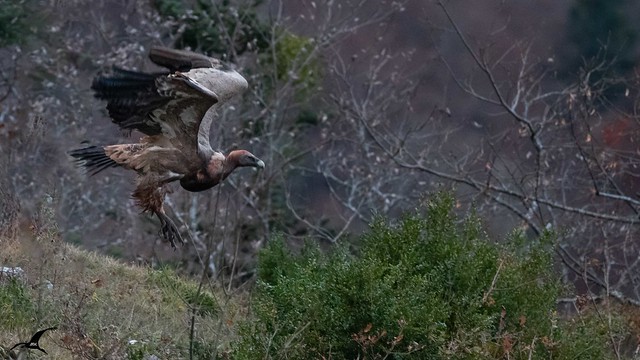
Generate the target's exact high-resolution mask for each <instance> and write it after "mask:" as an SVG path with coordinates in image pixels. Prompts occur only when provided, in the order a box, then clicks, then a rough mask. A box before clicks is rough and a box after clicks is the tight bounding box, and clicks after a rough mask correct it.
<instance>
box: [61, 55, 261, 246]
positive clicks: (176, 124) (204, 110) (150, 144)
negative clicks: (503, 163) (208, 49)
mask: <svg viewBox="0 0 640 360" xmlns="http://www.w3.org/2000/svg"><path fill="white" fill-rule="evenodd" d="M149 58H150V59H151V60H152V61H153V62H154V63H156V64H158V65H160V66H163V67H165V68H167V69H169V71H168V72H160V73H152V74H149V73H142V72H137V71H131V70H124V69H120V68H117V67H114V68H113V71H112V73H111V74H109V75H100V76H98V77H96V78H95V79H94V81H93V84H92V86H91V88H92V89H93V90H94V91H95V96H96V97H97V98H99V99H103V100H106V101H107V110H108V112H109V115H110V116H111V119H112V121H113V122H114V123H115V124H117V125H118V126H119V127H120V128H121V129H124V130H128V131H130V130H138V131H140V132H142V133H143V134H145V135H146V136H144V137H143V138H142V139H141V140H140V142H139V143H135V144H118V145H107V146H89V147H85V148H82V149H77V150H73V151H71V152H70V155H71V156H73V157H75V158H76V160H77V161H78V162H80V163H81V164H82V165H84V166H85V167H86V168H87V170H88V171H89V172H90V173H91V174H96V173H98V172H100V171H102V170H104V169H106V168H108V167H116V166H121V167H124V168H126V169H131V170H135V171H136V172H137V173H138V177H137V181H136V189H135V191H134V192H133V197H134V198H135V199H136V202H137V204H138V205H139V206H140V207H141V208H142V209H143V211H149V212H152V213H154V214H156V215H157V216H158V218H159V219H160V223H161V225H162V234H163V236H164V238H165V239H167V240H168V241H169V242H171V245H172V246H174V247H175V243H176V241H178V242H183V240H182V237H181V236H180V232H179V231H178V229H177V227H176V226H175V224H174V223H173V221H172V220H171V219H170V218H169V217H168V216H167V215H166V214H165V211H164V208H163V202H164V196H165V194H166V192H167V191H168V190H167V188H166V185H167V184H168V183H170V182H173V181H178V180H179V181H180V185H181V186H182V187H183V188H184V189H186V190H188V191H203V190H206V189H210V188H211V187H213V186H215V185H217V184H219V183H220V182H221V181H223V180H224V179H225V178H226V177H227V176H229V174H231V172H233V170H234V169H236V168H237V167H242V166H251V167H256V168H264V162H262V160H260V159H258V158H256V157H255V156H254V155H253V154H251V153H250V152H248V151H246V150H235V151H231V152H230V153H229V154H228V155H227V156H225V155H224V154H222V153H221V152H218V151H215V150H213V149H212V147H211V144H210V143H209V129H210V128H211V124H212V122H213V119H214V115H213V113H214V110H213V109H212V110H211V111H209V109H210V108H212V107H213V108H214V109H215V108H217V107H218V106H220V105H221V104H223V103H224V102H225V101H227V100H229V99H230V98H231V97H233V96H234V95H236V94H239V93H241V92H243V91H244V90H246V88H247V81H246V80H245V79H244V78H243V77H242V76H241V75H240V74H238V73H237V72H236V71H234V70H233V69H231V68H229V67H228V66H227V65H226V64H224V63H222V62H221V61H219V60H217V59H213V58H210V57H207V56H204V55H201V54H196V53H192V52H189V51H181V50H173V49H167V48H159V47H155V48H152V49H151V51H150V53H149Z"/></svg>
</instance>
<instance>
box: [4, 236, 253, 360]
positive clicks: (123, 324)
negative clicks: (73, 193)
mask: <svg viewBox="0 0 640 360" xmlns="http://www.w3.org/2000/svg"><path fill="white" fill-rule="evenodd" d="M0 266H10V267H15V266H19V267H21V268H22V269H23V270H24V271H25V272H26V275H27V279H26V284H25V286H20V285H16V284H15V283H14V284H13V286H12V283H11V281H8V280H7V279H6V278H5V279H4V280H0V314H1V315H2V316H0V345H3V346H5V347H7V346H8V347H11V346H12V345H13V344H15V343H16V342H19V341H26V340H27V339H29V338H30V336H31V334H33V333H34V332H35V331H36V330H38V329H42V328H45V327H49V326H58V327H59V329H58V330H57V331H54V332H49V333H47V334H45V336H44V337H43V338H42V341H41V346H42V347H43V348H45V349H46V350H47V351H48V353H49V354H50V356H49V357H47V358H48V359H69V358H72V357H76V356H80V357H85V358H87V357H89V358H91V357H105V358H116V359H117V358H124V357H125V356H128V358H130V359H131V358H133V359H135V358H144V355H145V354H155V355H157V356H158V357H160V358H163V359H164V358H170V359H179V358H188V355H189V330H190V320H191V309H193V308H194V307H193V306H191V305H190V304H193V303H195V302H197V303H198V304H199V305H197V306H196V307H195V308H197V309H198V313H199V315H197V316H196V326H195V337H194V339H195V347H194V349H195V352H196V353H197V355H200V356H203V357H209V356H211V355H213V354H214V353H215V351H216V349H217V348H220V347H221V346H223V345H224V344H225V343H226V342H227V341H228V340H229V339H230V338H231V337H232V336H233V332H234V330H233V324H234V323H235V318H236V316H237V315H238V313H239V312H240V311H241V307H240V306H237V305H236V304H237V299H234V298H232V297H230V296H225V295H224V294H223V293H222V292H220V291H218V290H214V291H215V293H212V292H211V290H212V288H209V289H207V290H205V291H204V295H200V296H199V297H198V285H197V284H196V283H194V282H192V281H189V280H185V279H182V278H179V277H178V276H176V275H175V274H174V273H173V272H172V271H169V270H152V269H149V268H145V267H140V266H132V265H126V264H123V263H121V262H118V261H116V260H114V259H112V258H109V257H105V256H103V255H98V254H95V253H92V252H87V251H84V250H81V249H78V248H77V247H75V246H72V245H69V244H66V243H63V242H61V241H60V240H59V239H58V237H57V235H56V233H55V226H54V228H53V230H52V228H51V227H49V228H47V227H45V228H44V230H41V231H39V230H38V229H35V228H34V227H33V226H31V228H28V227H27V229H24V230H23V231H21V232H19V233H18V236H16V237H15V238H7V237H4V238H1V239H0ZM47 281H49V282H51V283H52V284H53V287H52V288H51V289H48V287H47ZM130 340H137V341H138V342H137V343H136V344H134V345H130V344H129V341H130ZM32 353H33V355H34V356H36V358H37V357H40V354H36V352H32ZM0 354H1V349H0ZM0 357H2V356H1V355H0ZM196 358H197V357H196Z"/></svg>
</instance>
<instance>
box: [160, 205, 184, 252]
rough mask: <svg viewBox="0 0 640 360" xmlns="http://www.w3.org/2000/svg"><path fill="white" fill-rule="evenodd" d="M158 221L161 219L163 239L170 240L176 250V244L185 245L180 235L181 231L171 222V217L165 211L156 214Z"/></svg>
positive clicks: (161, 210)
mask: <svg viewBox="0 0 640 360" xmlns="http://www.w3.org/2000/svg"><path fill="white" fill-rule="evenodd" d="M156 215H157V216H158V219H160V224H161V225H162V228H161V231H162V237H164V238H165V239H166V240H168V241H169V242H170V243H171V247H173V248H174V249H175V248H176V242H179V243H181V244H184V242H185V241H184V239H183V238H182V236H181V235H180V231H178V228H177V227H176V224H175V223H174V222H173V220H171V218H170V217H168V216H167V214H166V213H165V212H164V210H163V209H160V211H158V212H156Z"/></svg>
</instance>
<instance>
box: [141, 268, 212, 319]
mask: <svg viewBox="0 0 640 360" xmlns="http://www.w3.org/2000/svg"><path fill="white" fill-rule="evenodd" d="M149 275H150V279H151V281H152V282H153V283H154V284H156V285H157V286H159V287H160V288H163V289H164V290H165V291H168V292H170V294H169V295H170V296H168V298H174V297H175V295H177V296H178V298H179V299H180V300H181V301H183V302H184V304H186V305H188V306H190V307H192V308H195V310H196V314H197V315H200V316H213V315H215V314H217V313H218V310H219V304H218V301H217V299H216V298H215V296H214V295H213V294H212V293H211V292H209V291H207V290H205V289H198V285H197V284H195V283H190V282H186V281H184V280H181V279H180V278H178V276H177V275H176V274H175V272H174V271H172V270H170V269H167V268H165V269H162V270H159V271H152V272H150V274H149Z"/></svg>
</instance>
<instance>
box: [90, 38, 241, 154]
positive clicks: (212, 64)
mask: <svg viewBox="0 0 640 360" xmlns="http://www.w3.org/2000/svg"><path fill="white" fill-rule="evenodd" d="M149 57H150V59H151V60H152V61H153V62H154V63H156V64H158V65H160V66H163V67H166V68H167V69H169V72H164V73H162V72H161V73H143V72H138V71H131V70H124V69H121V68H117V67H114V68H113V70H112V72H111V73H110V74H103V75H100V76H98V77H96V78H95V79H94V81H93V84H92V86H91V88H92V89H93V90H94V91H95V96H96V97H97V98H100V99H104V100H106V101H107V110H108V111H109V115H110V116H111V118H112V120H113V122H114V123H116V124H117V125H118V126H119V127H120V128H122V129H125V130H134V129H135V130H138V131H140V132H142V133H144V134H146V135H150V136H157V137H158V140H157V141H164V140H162V139H160V137H161V138H164V139H168V140H169V142H170V143H172V144H173V146H175V147H176V148H190V149H193V150H195V149H196V148H197V150H198V152H200V153H202V152H207V151H208V150H209V149H210V145H209V128H210V126H211V122H212V118H211V117H210V116H208V117H205V114H206V113H207V111H208V110H209V109H210V108H211V107H212V106H213V105H215V104H216V103H218V102H223V101H226V100H228V99H229V98H231V97H232V96H233V95H235V94H238V93H240V92H242V91H243V90H245V89H246V87H247V82H246V80H245V79H244V78H243V77H242V76H241V75H240V74H238V73H237V72H235V71H234V70H232V69H231V68H229V67H228V66H227V65H226V64H224V63H222V62H221V61H220V60H217V59H214V58H210V57H207V56H204V55H201V54H196V53H193V52H189V51H181V50H174V49H167V48H161V47H154V48H152V49H151V51H150V53H149ZM203 118H204V120H203Z"/></svg>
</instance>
